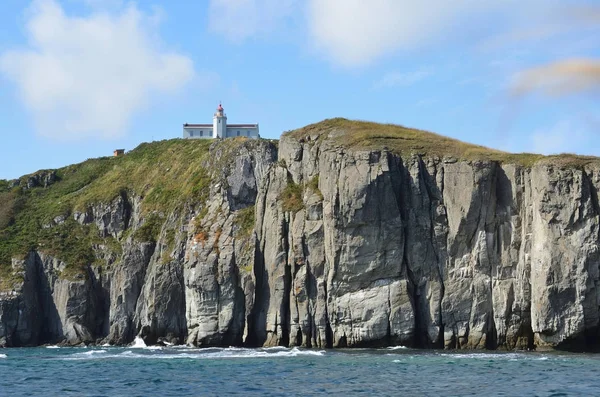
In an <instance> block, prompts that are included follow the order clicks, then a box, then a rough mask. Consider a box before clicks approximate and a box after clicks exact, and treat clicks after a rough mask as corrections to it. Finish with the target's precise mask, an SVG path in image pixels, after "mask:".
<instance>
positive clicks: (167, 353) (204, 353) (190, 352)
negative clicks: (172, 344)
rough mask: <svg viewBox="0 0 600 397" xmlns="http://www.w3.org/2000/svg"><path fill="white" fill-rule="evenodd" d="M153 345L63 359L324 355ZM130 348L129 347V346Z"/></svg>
mask: <svg viewBox="0 0 600 397" xmlns="http://www.w3.org/2000/svg"><path fill="white" fill-rule="evenodd" d="M158 347H159V349H157V348H153V347H149V348H148V347H147V348H144V349H137V348H136V349H135V350H136V351H135V352H134V351H133V350H126V351H124V352H118V353H116V354H115V352H117V351H118V350H117V348H115V349H111V351H110V353H111V354H104V353H107V351H106V350H92V351H89V352H85V353H74V354H72V355H70V356H69V357H66V358H65V360H90V359H131V358H135V359H152V360H173V359H188V360H211V359H212V360H218V359H244V358H250V359H252V358H271V357H302V356H304V357H309V356H324V355H325V353H326V352H325V351H324V350H309V349H299V348H297V347H294V348H291V349H290V348H284V347H277V348H262V349H249V348H240V347H228V348H204V349H198V348H188V349H185V350H181V349H171V348H162V347H160V346H158ZM130 349H131V347H130Z"/></svg>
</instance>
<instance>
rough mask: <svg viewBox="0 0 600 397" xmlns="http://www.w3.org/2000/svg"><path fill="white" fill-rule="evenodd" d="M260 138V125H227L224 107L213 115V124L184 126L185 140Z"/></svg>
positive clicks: (221, 106) (219, 108) (187, 124)
mask: <svg viewBox="0 0 600 397" xmlns="http://www.w3.org/2000/svg"><path fill="white" fill-rule="evenodd" d="M235 137H246V138H254V139H257V138H260V135H259V133H258V124H250V123H246V124H229V125H228V124H227V115H226V114H225V109H223V105H221V104H220V103H219V107H218V108H217V110H216V111H215V113H214V115H213V123H212V124H189V123H185V124H184V125H183V138H184V139H212V138H220V139H223V138H235Z"/></svg>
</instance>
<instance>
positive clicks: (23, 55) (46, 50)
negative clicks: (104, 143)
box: [0, 0, 194, 140]
mask: <svg viewBox="0 0 600 397" xmlns="http://www.w3.org/2000/svg"><path fill="white" fill-rule="evenodd" d="M27 15H28V21H27V25H26V32H27V36H28V39H29V40H28V41H29V44H28V46H27V47H26V48H22V49H17V50H12V51H7V52H5V53H3V54H0V71H1V72H2V73H3V74H4V75H5V76H6V77H7V78H8V79H9V80H11V81H13V82H14V83H15V84H16V87H17V90H18V93H19V96H20V98H21V99H22V101H23V102H24V104H25V105H26V106H27V108H28V109H29V110H30V111H31V112H32V114H33V116H34V120H35V124H36V128H37V130H38V132H39V134H40V135H43V136H46V137H51V138H57V139H63V140H68V139H78V138H90V137H94V138H113V137H117V136H120V135H122V134H123V133H124V132H125V131H126V130H127V127H128V124H129V122H130V120H131V118H132V116H133V114H135V112H136V111H139V110H140V109H142V108H143V107H144V106H146V105H147V104H148V102H149V101H150V100H151V98H152V96H153V95H156V94H163V93H172V92H175V91H176V90H178V89H180V88H182V87H183V86H184V85H185V84H186V83H187V82H188V81H190V80H191V79H192V78H193V77H194V68H193V63H192V61H191V60H190V59H189V58H188V57H185V56H182V55H180V54H177V53H173V52H169V51H166V50H163V49H161V48H160V46H159V45H157V44H156V42H157V32H156V31H155V28H156V23H157V20H156V18H155V16H153V15H146V14H144V13H142V12H140V11H139V10H138V9H137V8H136V6H135V5H129V6H128V7H127V8H125V9H121V10H120V11H119V12H118V13H108V12H102V11H96V12H94V13H92V14H91V15H89V16H86V17H73V16H69V15H66V14H65V12H64V10H63V9H62V8H61V6H60V5H59V4H58V3H57V2H56V1H54V0H37V1H34V2H33V3H32V6H31V7H30V9H29V10H28V14H27Z"/></svg>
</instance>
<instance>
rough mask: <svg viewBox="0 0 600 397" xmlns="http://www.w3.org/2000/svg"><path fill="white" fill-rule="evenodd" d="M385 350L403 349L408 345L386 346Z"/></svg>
mask: <svg viewBox="0 0 600 397" xmlns="http://www.w3.org/2000/svg"><path fill="white" fill-rule="evenodd" d="M386 349H387V350H404V349H408V347H406V346H389V347H386Z"/></svg>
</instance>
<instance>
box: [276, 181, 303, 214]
mask: <svg viewBox="0 0 600 397" xmlns="http://www.w3.org/2000/svg"><path fill="white" fill-rule="evenodd" d="M303 194H304V191H303V189H302V186H300V185H299V184H297V183H294V181H291V180H290V181H288V184H287V186H286V187H285V189H283V191H282V192H281V194H280V195H279V197H278V200H279V201H280V202H281V208H282V209H283V210H284V211H286V212H293V213H296V212H298V211H300V210H301V209H302V208H304V202H303V201H302V196H303Z"/></svg>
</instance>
